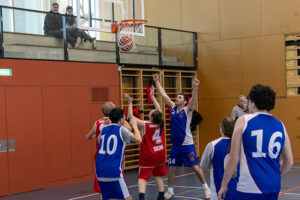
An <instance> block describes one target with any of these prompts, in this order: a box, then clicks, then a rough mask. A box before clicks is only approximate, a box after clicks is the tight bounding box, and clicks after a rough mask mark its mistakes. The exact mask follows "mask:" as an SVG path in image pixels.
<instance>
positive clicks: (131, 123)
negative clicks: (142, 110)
mask: <svg viewBox="0 0 300 200" xmlns="http://www.w3.org/2000/svg"><path fill="white" fill-rule="evenodd" d="M130 125H131V126H132V127H134V126H137V122H136V120H135V119H130Z"/></svg>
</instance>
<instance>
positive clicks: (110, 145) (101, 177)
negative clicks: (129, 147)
mask: <svg viewBox="0 0 300 200" xmlns="http://www.w3.org/2000/svg"><path fill="white" fill-rule="evenodd" d="M109 119H110V120H111V123H112V124H110V125H108V126H104V127H102V129H101V134H100V135H99V138H98V140H99V150H98V156H97V159H96V175H97V180H98V183H99V186H100V188H101V192H102V198H103V200H108V199H126V200H131V199H132V197H131V196H130V194H129V191H128V188H127V185H126V183H125V180H124V177H123V174H122V163H123V157H124V152H125V148H126V144H128V143H130V142H131V141H133V142H137V143H141V141H142V139H141V135H140V132H139V130H138V128H137V123H136V121H135V120H133V119H132V120H131V121H130V124H131V126H132V128H133V134H132V133H131V132H130V131H129V130H128V129H127V128H125V127H122V125H123V124H124V121H125V115H124V112H123V110H122V109H120V108H114V109H113V110H112V111H111V112H110V114H109Z"/></svg>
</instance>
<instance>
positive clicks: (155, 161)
mask: <svg viewBox="0 0 300 200" xmlns="http://www.w3.org/2000/svg"><path fill="white" fill-rule="evenodd" d="M150 96H151V99H152V102H153V104H154V107H155V109H154V110H152V111H150V113H149V119H150V120H149V121H143V120H140V119H138V118H136V117H134V116H133V111H132V98H130V97H129V95H125V98H127V100H128V104H129V105H128V113H129V118H133V119H135V120H136V121H137V125H138V127H139V128H140V130H142V131H141V132H142V143H141V145H140V155H139V176H138V186H139V199H140V200H145V192H146V184H147V180H148V179H149V178H150V176H151V174H153V176H154V179H155V182H156V186H157V190H158V192H159V194H158V198H157V200H164V199H165V198H164V181H163V179H162V176H166V175H167V166H166V147H165V132H164V121H163V115H162V113H161V109H160V105H159V103H158V102H157V100H156V98H155V95H154V87H153V86H152V87H151V90H150Z"/></svg>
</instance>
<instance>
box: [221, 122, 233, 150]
mask: <svg viewBox="0 0 300 200" xmlns="http://www.w3.org/2000/svg"><path fill="white" fill-rule="evenodd" d="M234 124H235V121H234V120H233V119H231V118H229V117H224V118H223V120H222V122H221V129H222V132H223V134H224V135H225V136H227V137H229V138H230V143H229V145H228V150H227V151H228V153H230V148H231V138H232V134H233V130H234Z"/></svg>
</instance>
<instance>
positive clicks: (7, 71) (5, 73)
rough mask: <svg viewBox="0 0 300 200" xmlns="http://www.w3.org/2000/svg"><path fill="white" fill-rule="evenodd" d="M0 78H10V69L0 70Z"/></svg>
mask: <svg viewBox="0 0 300 200" xmlns="http://www.w3.org/2000/svg"><path fill="white" fill-rule="evenodd" d="M0 76H12V70H11V69H0Z"/></svg>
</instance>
